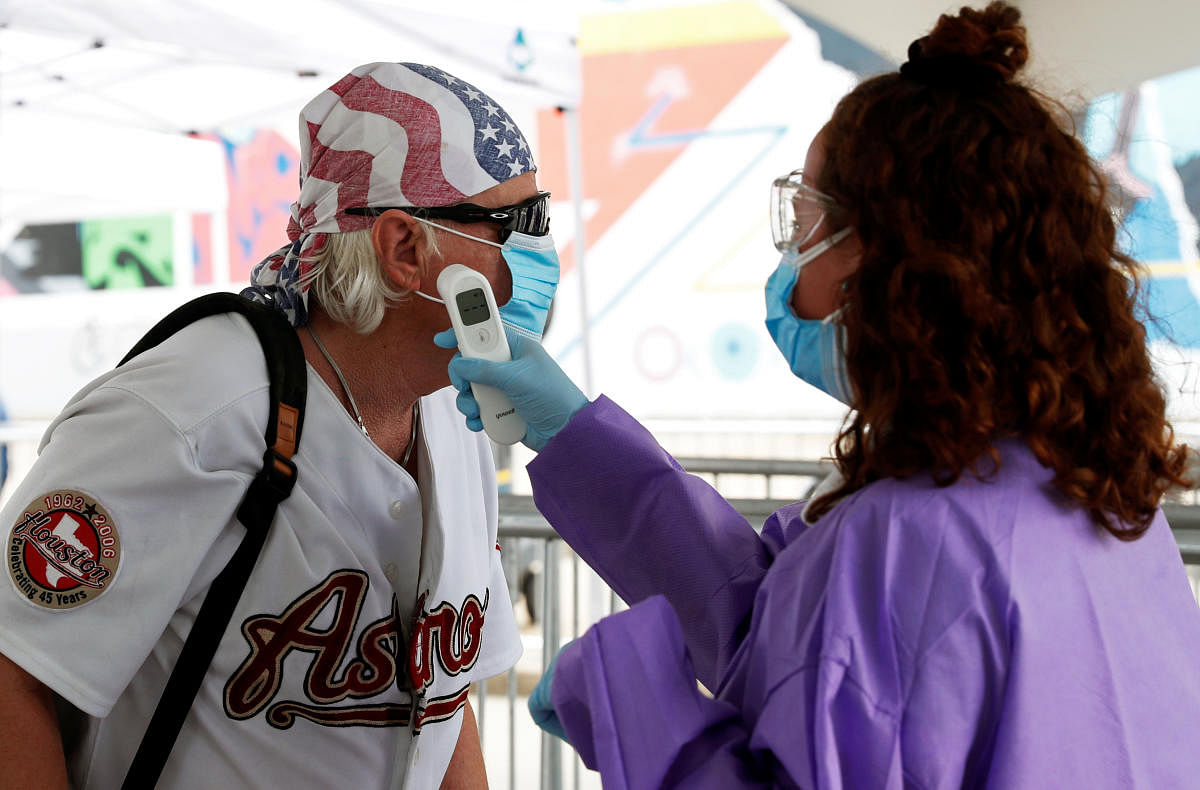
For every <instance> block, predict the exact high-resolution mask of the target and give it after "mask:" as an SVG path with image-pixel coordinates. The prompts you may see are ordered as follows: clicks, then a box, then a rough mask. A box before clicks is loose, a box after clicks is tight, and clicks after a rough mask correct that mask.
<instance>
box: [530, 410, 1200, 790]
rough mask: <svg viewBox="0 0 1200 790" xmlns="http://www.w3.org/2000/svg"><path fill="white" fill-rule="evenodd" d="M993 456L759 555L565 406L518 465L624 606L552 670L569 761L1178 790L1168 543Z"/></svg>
mask: <svg viewBox="0 0 1200 790" xmlns="http://www.w3.org/2000/svg"><path fill="white" fill-rule="evenodd" d="M997 447H998V449H999V451H1000V453H1001V457H1002V464H1001V466H1000V468H999V469H998V470H997V471H995V472H994V473H993V474H991V475H989V476H988V477H987V479H986V481H984V482H981V481H980V480H978V479H975V478H973V477H964V478H963V479H962V480H960V481H959V482H958V483H956V484H954V485H953V486H950V487H948V488H939V487H938V486H936V485H935V484H934V483H933V482H932V481H931V480H930V479H929V478H928V477H925V476H918V477H914V478H911V479H908V480H903V481H901V480H891V479H889V480H883V481H879V482H877V483H875V484H873V485H870V486H868V487H867V488H865V489H862V490H861V491H858V492H856V493H855V494H853V495H852V496H850V497H848V498H847V499H845V500H844V501H842V502H841V503H839V504H838V506H837V507H836V508H835V509H834V510H833V511H831V512H830V513H828V514H827V515H825V516H824V517H823V518H821V519H820V521H819V522H817V523H816V524H815V525H813V526H809V525H807V524H806V523H805V522H804V521H803V519H802V518H801V508H800V506H799V505H794V506H790V507H787V508H784V509H782V510H780V511H779V512H777V513H775V514H774V515H772V516H771V517H770V518H769V519H768V520H767V523H766V525H765V527H764V529H763V531H762V534H761V535H760V534H758V533H756V532H755V531H754V530H753V529H752V528H751V527H750V526H749V525H748V524H747V523H746V521H745V519H744V518H742V517H741V516H740V515H739V514H738V513H737V512H736V511H735V510H734V509H733V508H732V507H731V506H730V505H729V504H728V503H726V502H725V501H724V500H723V499H722V498H721V497H720V496H719V495H718V494H717V493H716V492H715V491H714V490H713V489H712V488H711V487H709V486H708V484H706V483H705V482H703V481H702V480H700V479H699V478H696V477H693V476H691V475H688V474H686V473H685V472H684V471H683V470H682V469H681V468H680V467H679V465H678V464H677V463H675V461H674V459H672V458H671V457H670V456H669V455H668V454H667V453H666V452H665V451H664V450H662V448H660V447H659V446H658V445H657V443H656V442H655V441H654V439H653V437H651V436H650V434H649V433H647V432H646V431H645V429H644V428H642V427H641V426H640V425H639V424H638V423H637V422H636V421H635V420H633V418H631V417H630V416H629V415H627V414H626V413H625V412H624V411H622V410H621V409H620V408H619V407H618V406H616V405H615V404H614V403H612V402H611V401H609V400H607V399H606V398H603V397H601V398H599V399H598V400H597V401H596V402H595V403H593V404H591V405H589V406H587V407H586V408H585V409H584V410H583V411H581V412H580V413H579V414H578V415H576V417H575V418H574V419H573V420H572V421H571V423H570V424H569V425H568V426H567V427H566V428H565V429H564V430H563V431H562V432H561V433H559V435H558V436H556V437H555V438H554V439H553V440H552V441H551V442H550V443H549V444H548V445H547V446H546V448H545V449H544V450H543V451H542V452H541V454H540V455H539V456H538V457H537V458H536V459H535V460H534V461H533V462H532V463H531V464H530V465H529V472H530V476H531V479H532V481H533V489H534V497H535V500H536V502H537V505H538V507H539V509H540V510H541V511H542V513H543V514H545V516H546V518H547V519H548V520H549V521H550V523H551V524H553V525H554V527H555V529H557V530H558V532H559V534H561V535H562V536H563V538H564V539H566V541H567V542H568V543H569V544H570V545H571V546H572V547H574V548H575V550H576V551H578V552H579V554H580V555H581V556H582V557H583V558H584V559H585V560H586V561H587V562H588V564H590V565H591V566H592V567H593V568H595V569H596V570H597V571H598V572H599V573H600V575H601V576H602V577H603V578H604V579H605V580H606V581H607V582H608V583H609V584H610V585H612V586H613V588H614V589H616V591H617V592H618V593H619V594H620V595H621V596H622V597H623V598H624V599H625V600H626V601H628V602H629V603H630V604H631V605H632V606H631V608H630V609H629V610H628V611H625V612H621V613H619V614H616V615H613V616H611V617H608V618H605V619H604V620H602V621H600V622H599V623H598V624H597V625H596V626H595V627H594V628H592V629H591V630H589V631H588V632H587V633H586V634H585V635H584V636H582V637H581V638H580V639H579V640H577V641H576V642H575V643H573V644H572V645H570V646H569V647H568V648H567V649H565V650H564V651H563V653H562V655H561V656H560V657H559V660H558V664H557V668H556V671H555V676H554V682H553V687H552V695H551V696H552V699H553V703H554V707H555V710H556V711H557V713H558V715H559V718H560V719H561V721H562V723H563V726H564V728H565V730H566V732H567V734H568V736H569V737H570V739H571V742H572V743H573V744H574V745H575V747H576V748H577V749H578V751H579V753H580V755H581V756H582V757H583V760H584V762H585V763H586V764H587V765H588V766H589V767H591V768H593V769H596V770H599V771H600V772H601V775H602V777H603V781H604V785H605V787H606V788H658V787H686V788H741V787H803V788H901V787H908V788H957V787H988V788H1043V787H1045V788H1110V787H1122V788H1125V787H1137V788H1153V789H1154V790H1158V789H1159V788H1183V787H1189V788H1194V787H1200V608H1198V607H1197V605H1196V601H1195V599H1194V598H1193V596H1192V592H1191V589H1190V588H1189V585H1188V581H1187V578H1186V576H1185V573H1184V568H1183V564H1182V561H1181V559H1180V556H1179V551H1178V548H1177V547H1176V545H1175V542H1174V540H1173V538H1172V535H1171V532H1170V529H1169V527H1168V525H1167V523H1166V521H1165V520H1164V519H1163V517H1162V515H1161V513H1160V514H1159V515H1158V516H1157V517H1156V518H1155V520H1154V523H1153V525H1152V526H1151V527H1150V530H1149V531H1148V532H1147V533H1146V535H1145V536H1144V537H1142V538H1141V539H1140V540H1137V541H1135V542H1132V543H1123V542H1121V541H1118V540H1117V539H1115V538H1113V537H1111V536H1110V535H1109V534H1108V533H1106V532H1102V531H1101V530H1099V529H1098V528H1097V527H1096V526H1095V525H1094V524H1093V523H1092V522H1091V521H1090V520H1089V518H1088V516H1087V514H1086V513H1085V512H1084V511H1082V510H1081V509H1080V508H1078V507H1076V506H1074V505H1072V504H1068V503H1067V502H1065V501H1064V500H1063V499H1061V498H1060V497H1058V496H1057V495H1056V494H1054V493H1053V491H1052V489H1051V488H1050V487H1049V485H1048V484H1049V481H1050V480H1051V478H1052V474H1051V472H1050V471H1049V470H1048V469H1046V468H1044V467H1042V466H1041V465H1040V464H1039V463H1038V462H1037V461H1036V459H1035V458H1034V457H1033V455H1032V453H1031V452H1030V451H1029V450H1028V448H1027V447H1026V446H1025V445H1024V444H1023V443H1022V442H1020V441H1017V440H1008V441H1003V442H1000V443H999V444H998V445H997ZM697 678H698V679H699V680H700V681H701V682H702V683H703V684H704V686H705V687H706V688H709V689H712V690H713V692H714V694H715V696H714V697H713V698H710V697H708V696H706V695H705V694H703V693H702V692H701V691H700V690H699V689H698V688H697V686H696V679H697Z"/></svg>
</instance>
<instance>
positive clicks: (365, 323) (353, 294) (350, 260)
mask: <svg viewBox="0 0 1200 790" xmlns="http://www.w3.org/2000/svg"><path fill="white" fill-rule="evenodd" d="M419 227H420V232H421V234H422V236H423V240H422V242H420V243H423V244H424V245H425V252H426V253H427V254H430V255H436V254H437V253H438V246H437V239H436V238H435V237H434V234H433V232H432V231H430V229H428V228H426V227H425V226H424V225H423V224H419ZM305 262H306V263H309V264H310V265H311V268H310V269H309V271H308V273H307V274H306V275H304V277H303V278H301V287H302V288H307V289H308V292H309V295H310V297H316V299H317V301H318V302H319V303H320V305H321V307H323V308H324V309H325V312H326V313H328V314H329V317H330V318H332V319H333V320H334V321H337V322H338V323H340V324H345V325H346V326H348V327H350V328H351V329H353V330H354V331H355V332H358V333H359V334H363V335H365V334H369V333H371V332H374V331H375V330H376V329H378V328H379V324H380V323H381V322H382V321H383V314H384V312H385V311H386V310H387V308H388V306H389V305H391V304H395V303H397V302H404V301H407V300H409V299H410V298H411V294H412V291H409V290H407V289H403V288H397V287H396V286H395V284H394V283H392V281H391V279H390V278H388V276H387V275H386V274H385V273H384V271H383V264H382V263H381V262H380V260H379V257H378V256H377V255H376V254H375V247H374V245H373V244H372V243H371V230H370V229H369V228H367V229H365V230H354V231H349V232H347V233H330V234H329V238H328V239H327V240H326V242H325V247H324V248H323V249H322V250H321V251H320V252H318V253H316V254H315V255H313V256H311V257H310V258H306V259H305Z"/></svg>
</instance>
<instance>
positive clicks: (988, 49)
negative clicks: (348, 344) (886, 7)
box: [440, 2, 1200, 788]
mask: <svg viewBox="0 0 1200 790" xmlns="http://www.w3.org/2000/svg"><path fill="white" fill-rule="evenodd" d="M1027 56H1028V49H1027V45H1026V40H1025V31H1024V28H1023V27H1022V26H1021V25H1020V15H1019V12H1018V11H1017V10H1016V9H1015V8H1013V7H1012V6H1009V5H1007V4H1004V3H1000V2H994V3H992V4H991V5H989V6H987V8H986V9H984V10H972V9H969V8H964V9H962V10H961V12H960V13H959V14H957V15H955V16H943V17H941V18H940V19H939V21H938V23H937V26H936V27H935V28H934V30H933V31H932V32H931V33H930V34H929V35H928V36H926V37H924V38H922V39H919V40H918V41H916V42H914V43H913V45H912V47H910V49H909V60H908V62H907V63H905V64H904V66H903V67H902V68H901V69H900V71H899V72H898V73H891V74H885V75H882V76H879V77H876V78H874V79H870V80H867V81H865V82H863V83H862V84H860V85H859V86H858V87H856V88H855V89H854V90H853V91H852V92H851V93H850V94H849V95H847V96H846V97H845V98H843V99H842V101H841V102H840V103H839V104H838V106H837V108H836V109H835V111H834V113H833V117H832V118H831V119H830V121H829V122H828V124H827V125H826V126H825V127H824V128H823V129H822V131H821V132H820V134H819V135H818V136H817V138H816V140H815V141H814V142H813V144H812V147H811V148H810V150H809V152H808V156H807V159H806V162H805V167H804V169H803V170H802V171H797V172H795V173H793V174H791V175H790V176H786V177H784V178H781V179H779V180H778V181H777V182H776V185H775V194H776V197H777V200H779V201H780V211H779V212H778V213H777V217H778V218H779V221H778V222H777V223H776V224H777V230H779V231H780V233H779V234H778V237H777V245H778V246H779V248H780V249H781V250H782V252H783V254H784V255H783V261H782V262H781V263H780V266H779V268H778V270H777V271H776V272H775V274H774V275H773V276H772V277H771V280H770V281H769V282H768V284H767V288H766V296H767V327H768V329H769V330H770V332H771V335H772V337H773V338H774V339H775V341H776V344H777V345H778V346H779V348H780V350H781V351H782V352H783V354H784V356H785V357H786V358H787V360H788V362H789V363H790V365H791V367H792V370H793V371H794V372H795V373H796V374H797V375H798V376H800V377H801V378H803V379H805V380H807V381H809V382H810V383H812V384H815V385H817V386H819V387H821V388H823V389H825V390H826V391H827V392H830V393H831V394H833V395H835V396H837V397H840V398H841V399H843V400H844V401H845V402H846V403H847V404H848V405H849V406H851V407H852V408H853V411H852V412H851V414H850V416H849V417H848V418H847V422H846V424H845V426H844V429H843V430H842V432H841V434H840V435H839V437H838V439H837V442H836V444H835V448H834V450H835V456H836V458H835V460H836V468H837V472H836V473H835V475H833V476H832V477H831V478H830V479H829V480H826V481H824V482H823V483H822V485H821V486H820V487H819V489H818V492H817V495H816V497H815V498H814V499H813V500H811V501H809V502H807V503H799V504H796V505H793V506H790V507H786V508H783V509H782V510H780V511H779V512H777V513H775V514H774V515H773V516H771V518H770V519H769V520H768V521H767V523H766V525H765V527H764V528H763V531H762V533H761V535H760V534H757V533H755V531H754V530H753V529H752V528H751V527H750V526H749V525H748V524H747V523H746V521H745V520H744V519H743V518H742V517H741V516H739V514H738V513H737V512H736V511H735V510H734V509H733V508H732V507H731V506H730V505H729V504H728V503H726V502H725V501H724V500H723V499H722V498H721V497H720V496H719V495H718V494H717V493H716V492H715V491H713V490H712V489H711V488H710V487H708V486H707V485H706V484H705V483H704V482H703V481H701V480H699V479H697V478H695V477H692V476H689V475H687V474H686V473H684V472H683V470H681V469H680V468H679V466H678V464H676V463H675V462H674V461H673V459H672V458H671V457H670V456H669V455H668V454H667V453H666V452H665V451H663V450H662V449H661V448H660V447H659V446H658V445H657V444H656V443H655V442H654V440H653V438H652V437H651V436H650V435H649V434H648V433H647V432H646V431H645V430H644V429H643V428H642V427H641V426H640V425H638V423H636V422H635V421H634V420H633V419H632V418H630V417H629V416H628V415H627V414H625V413H624V412H623V411H621V410H620V409H619V408H618V407H617V406H616V405H615V404H614V403H612V402H611V401H609V400H608V399H606V398H604V397H600V398H598V399H597V400H596V401H595V402H592V403H589V402H588V401H587V400H586V398H584V396H583V395H582V393H580V392H579V391H578V389H576V388H575V387H574V385H573V384H571V383H570V381H569V380H568V379H567V378H566V377H565V376H564V375H563V374H562V373H561V371H559V370H558V368H557V367H556V366H555V365H554V363H553V362H552V361H551V360H550V359H549V358H548V357H547V355H546V354H545V352H543V351H542V350H541V349H540V347H537V346H535V345H533V344H530V343H526V342H522V341H521V340H520V339H519V338H510V340H511V341H513V342H512V345H513V347H514V359H513V361H512V362H509V363H503V364H496V363H485V362H481V361H478V360H467V359H462V358H460V357H456V358H455V360H454V361H453V362H452V363H451V377H452V379H454V380H455V381H456V383H457V384H459V385H460V389H461V388H462V385H464V383H465V382H466V381H477V382H480V383H485V384H491V385H494V386H499V387H500V388H502V389H504V390H505V391H506V392H507V393H508V394H509V396H510V397H511V398H512V400H513V402H514V404H515V405H516V406H517V408H518V410H519V411H520V412H521V413H522V414H523V416H525V418H526V420H527V422H528V423H529V425H530V431H529V433H528V434H527V435H526V438H525V442H526V443H527V444H528V445H529V446H531V447H533V448H534V449H536V450H539V451H540V452H539V455H538V457H537V458H536V459H535V460H534V461H533V462H532V463H531V464H530V465H529V472H530V477H531V480H532V482H533V489H534V497H535V500H536V502H537V504H538V507H539V509H540V510H541V511H542V513H543V514H544V515H545V516H546V518H547V519H548V520H549V521H550V523H551V524H553V525H554V527H555V529H556V530H557V531H558V532H559V534H561V535H562V537H563V538H564V539H565V540H566V541H567V542H568V543H569V544H570V545H571V546H573V547H574V548H575V549H576V550H577V551H578V552H579V553H580V555H581V556H583V557H584V559H586V560H587V561H588V563H589V564H591V565H592V566H593V567H594V568H595V569H596V570H597V571H598V572H599V573H600V574H601V576H603V577H604V578H605V579H606V580H607V581H608V582H609V583H610V584H611V585H612V586H613V587H614V589H616V590H617V592H619V593H620V594H621V595H622V596H623V597H624V598H625V600H627V601H629V602H630V603H631V604H632V606H631V608H630V609H629V610H628V611H625V612H622V613H619V614H616V615H613V616H611V617H608V618H606V619H604V620H602V621H601V622H599V623H598V624H597V625H596V626H595V627H593V628H592V629H591V630H589V631H588V632H587V633H586V634H585V635H584V636H582V637H581V638H580V639H578V640H576V641H575V642H573V643H571V644H569V645H568V646H567V647H565V648H564V649H563V650H562V651H561V653H560V654H559V655H558V657H557V659H556V661H555V663H554V665H552V667H551V671H550V672H547V674H546V676H545V677H544V678H543V680H542V683H541V684H539V687H538V689H537V690H536V691H535V693H534V695H533V697H532V698H531V710H532V711H533V713H534V716H535V718H537V719H539V721H540V723H541V724H542V726H543V727H545V728H546V729H549V730H551V731H554V732H556V733H558V734H560V735H562V736H563V737H565V738H566V739H567V740H569V742H570V743H572V744H573V745H574V746H575V747H576V749H578V751H579V753H580V754H581V756H582V757H583V759H584V761H585V763H586V764H587V765H588V766H590V767H593V768H596V769H598V770H599V771H600V772H601V774H602V776H603V778H604V782H605V786H606V787H607V786H613V787H689V788H693V787H699V788H718V787H720V788H728V787H765V786H781V787H822V788H842V787H844V788H879V787H887V788H899V787H920V788H933V787H939V788H940V787H984V786H987V787H1004V788H1008V787H1021V788H1024V787H1071V788H1075V787H1145V788H1160V787H1183V786H1195V783H1196V782H1197V781H1200V780H1198V777H1200V749H1197V748H1196V746H1197V741H1196V738H1197V735H1196V733H1198V732H1200V664H1197V662H1198V661H1200V609H1198V608H1197V606H1196V602H1195V600H1194V599H1193V597H1192V593H1191V590H1190V588H1189V585H1188V582H1187V579H1186V576H1185V573H1184V568H1183V564H1182V561H1181V559H1180V555H1179V551H1178V549H1177V547H1176V545H1175V542H1174V540H1173V538H1172V535H1171V531H1170V528H1169V526H1168V524H1167V523H1166V521H1165V520H1164V518H1163V515H1162V512H1161V510H1159V507H1158V504H1159V501H1160V499H1161V498H1162V496H1163V494H1164V492H1165V491H1166V490H1167V489H1168V488H1169V487H1171V486H1175V485H1183V484H1186V481H1185V480H1184V478H1183V474H1184V470H1185V466H1186V463H1187V449H1186V448H1185V447H1181V446H1177V445H1176V444H1175V442H1174V439H1173V434H1172V431H1171V428H1170V426H1169V424H1168V423H1167V421H1166V419H1165V404H1164V397H1163V394H1162V392H1161V391H1160V388H1159V386H1158V384H1157V383H1156V381H1155V378H1154V375H1153V372H1152V369H1151V365H1150V360H1149V358H1148V354H1147V350H1146V338H1145V333H1144V331H1143V327H1142V324H1141V323H1140V322H1139V320H1138V316H1137V313H1138V308H1137V305H1138V295H1139V287H1138V282H1139V280H1138V271H1137V266H1136V264H1135V262H1134V261H1133V260H1131V259H1130V258H1129V257H1127V256H1126V255H1124V254H1122V253H1121V252H1120V251H1119V250H1118V248H1117V244H1116V238H1115V236H1116V228H1115V227H1114V221H1113V218H1112V214H1111V212H1110V210H1109V208H1108V206H1107V204H1106V187H1105V182H1104V178H1103V177H1102V175H1101V174H1100V171H1099V170H1098V169H1097V168H1096V166H1095V165H1094V164H1093V163H1092V162H1091V161H1090V160H1089V158H1088V155H1087V153H1086V151H1085V149H1084V147H1083V146H1082V145H1081V144H1080V143H1079V141H1078V140H1077V139H1076V138H1075V137H1074V136H1073V135H1072V133H1071V131H1070V130H1069V123H1070V121H1069V117H1068V116H1067V114H1066V113H1065V112H1064V111H1062V110H1061V108H1060V107H1058V105H1056V104H1054V103H1053V102H1051V101H1049V100H1047V99H1046V98H1044V97H1042V96H1041V95H1039V94H1038V93H1037V92H1035V91H1034V90H1032V89H1030V88H1029V87H1027V86H1026V85H1024V84H1022V82H1021V81H1019V80H1018V79H1017V74H1018V73H1019V71H1020V70H1021V68H1022V66H1023V65H1024V64H1025V61H1026V58H1027ZM440 338H441V340H442V341H445V340H446V338H444V337H441V336H440ZM450 342H452V341H450ZM459 406H460V409H461V410H462V411H463V412H464V413H465V414H466V415H467V417H468V424H470V425H473V426H474V427H476V428H478V406H477V404H476V403H475V402H474V400H473V399H472V398H471V397H470V394H469V392H464V393H463V394H462V395H460V398H459ZM697 678H698V679H699V680H700V682H701V683H702V684H703V685H704V686H705V687H707V688H708V689H711V690H712V696H711V697H710V696H708V695H705V694H703V693H701V692H700V691H699V690H697V688H696V683H695V680H696V679H697Z"/></svg>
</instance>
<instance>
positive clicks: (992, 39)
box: [900, 0, 1029, 85]
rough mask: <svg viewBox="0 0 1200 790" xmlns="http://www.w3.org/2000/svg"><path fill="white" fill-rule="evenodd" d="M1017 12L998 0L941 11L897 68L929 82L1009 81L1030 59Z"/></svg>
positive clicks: (907, 75) (907, 74)
mask: <svg viewBox="0 0 1200 790" xmlns="http://www.w3.org/2000/svg"><path fill="white" fill-rule="evenodd" d="M1020 22H1021V12H1020V11H1019V10H1018V9H1016V8H1015V7H1013V6H1011V5H1009V4H1008V3H1005V2H1001V1H1000V0H996V2H992V3H990V4H988V6H987V7H986V8H984V9H983V10H982V11H980V10H977V9H974V8H967V7H963V8H962V9H960V10H959V12H958V15H957V16H950V15H949V14H943V15H942V16H941V17H940V18H939V19H938V21H937V25H936V26H935V27H934V28H933V31H932V32H931V33H930V34H929V35H927V36H925V37H923V38H919V39H917V40H916V41H914V42H913V43H912V44H911V45H909V48H908V62H907V63H905V64H904V65H903V66H902V67H901V68H900V72H901V73H902V74H904V75H905V76H906V77H910V78H913V79H916V80H918V81H920V82H927V83H930V84H958V85H962V84H969V83H980V82H995V81H1004V82H1007V81H1009V80H1011V79H1012V78H1013V76H1014V75H1015V74H1016V73H1017V72H1018V71H1020V69H1021V67H1022V66H1024V65H1025V62H1026V61H1027V60H1028V59H1029V47H1028V45H1027V44H1026V42H1025V26H1024V25H1022V24H1021V23H1020Z"/></svg>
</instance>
